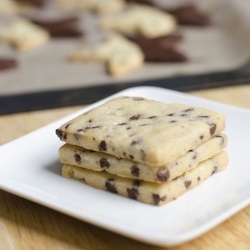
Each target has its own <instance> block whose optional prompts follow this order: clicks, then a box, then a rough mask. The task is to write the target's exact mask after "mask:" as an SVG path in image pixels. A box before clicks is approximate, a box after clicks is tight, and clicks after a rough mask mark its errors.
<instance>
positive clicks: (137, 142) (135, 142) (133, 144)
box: [130, 139, 142, 146]
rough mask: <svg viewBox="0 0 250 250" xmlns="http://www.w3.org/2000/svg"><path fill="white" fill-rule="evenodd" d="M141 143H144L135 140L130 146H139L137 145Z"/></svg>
mask: <svg viewBox="0 0 250 250" xmlns="http://www.w3.org/2000/svg"><path fill="white" fill-rule="evenodd" d="M141 142H142V140H141V139H136V140H133V141H132V142H131V143H130V145H131V146H135V145H137V144H140V143H141Z"/></svg>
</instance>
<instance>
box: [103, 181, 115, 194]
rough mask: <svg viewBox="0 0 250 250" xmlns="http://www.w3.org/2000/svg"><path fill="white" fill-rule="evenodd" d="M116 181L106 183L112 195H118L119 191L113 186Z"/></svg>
mask: <svg viewBox="0 0 250 250" xmlns="http://www.w3.org/2000/svg"><path fill="white" fill-rule="evenodd" d="M113 181H114V180H113V179H108V180H107V181H106V182H105V187H106V188H107V190H108V191H110V192H111V193H114V194H117V193H118V192H117V190H116V187H115V185H114V184H112V182H113Z"/></svg>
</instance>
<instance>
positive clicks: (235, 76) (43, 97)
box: [0, 62, 250, 114]
mask: <svg viewBox="0 0 250 250" xmlns="http://www.w3.org/2000/svg"><path fill="white" fill-rule="evenodd" d="M244 83H250V62H249V63H247V64H246V65H245V66H244V67H242V68H240V69H237V70H232V71H224V72H217V73H210V74H200V75H189V76H177V77H169V78H163V79H154V80H144V81H136V82H130V83H117V84H106V85H99V86H87V87H80V88H79V87H78V88H71V89H60V90H53V91H39V92H32V93H23V94H15V95H4V96H1V95H0V114H10V113H17V112H24V111H32V110H41V109H49V108H58V107H65V106H73V105H82V104H90V103H93V102H96V101H98V100H101V99H103V98H105V97H107V96H109V95H112V94H115V93H117V92H119V91H121V90H124V89H126V88H130V87H138V86H156V87H162V88H167V89H172V90H178V91H191V90H201V89H208V88H217V87H224V86H232V85H240V84H244Z"/></svg>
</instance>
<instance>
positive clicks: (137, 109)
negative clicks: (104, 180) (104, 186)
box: [56, 97, 225, 167]
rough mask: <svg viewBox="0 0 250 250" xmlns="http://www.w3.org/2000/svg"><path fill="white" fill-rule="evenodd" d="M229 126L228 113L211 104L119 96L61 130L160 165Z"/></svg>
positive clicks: (94, 146)
mask: <svg viewBox="0 0 250 250" xmlns="http://www.w3.org/2000/svg"><path fill="white" fill-rule="evenodd" d="M224 128H225V119H224V116H223V115H222V114H220V113H218V112H215V111H212V110H208V109H205V108H200V107H195V106H190V105H184V104H166V103H161V102H157V101H151V100H147V99H144V98H140V97H119V98H115V99H112V100H110V101H108V102H106V103H105V104H103V105H100V106H99V107H97V108H94V109H92V110H90V111H87V112H85V113H84V114H82V115H80V116H78V117H76V118H75V119H72V120H71V121H68V122H67V123H65V124H63V125H62V126H61V127H60V128H58V129H57V130H56V134H57V135H58V137H59V138H60V139H61V140H62V141H64V142H67V143H69V144H72V145H78V146H81V147H83V148H86V149H91V150H94V151H99V152H104V153H107V154H111V155H115V156H117V157H121V158H126V159H130V160H133V161H136V162H141V163H144V164H147V165H150V166H158V167H160V166H164V165H167V164H170V163H171V162H173V161H174V160H176V159H177V158H178V157H180V156H183V155H184V154H186V153H187V152H188V151H189V150H193V149H195V148H196V147H197V146H198V145H199V144H201V143H202V142H204V141H206V140H208V139H209V138H210V137H211V136H215V135H218V134H219V133H221V132H222V131H223V130H224Z"/></svg>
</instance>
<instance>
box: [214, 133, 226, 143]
mask: <svg viewBox="0 0 250 250" xmlns="http://www.w3.org/2000/svg"><path fill="white" fill-rule="evenodd" d="M216 138H220V139H221V143H220V144H221V145H223V144H224V143H225V139H224V137H222V136H221V135H216Z"/></svg>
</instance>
